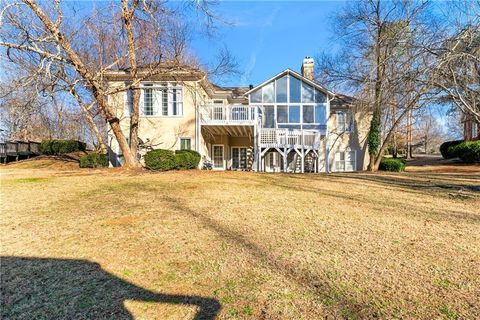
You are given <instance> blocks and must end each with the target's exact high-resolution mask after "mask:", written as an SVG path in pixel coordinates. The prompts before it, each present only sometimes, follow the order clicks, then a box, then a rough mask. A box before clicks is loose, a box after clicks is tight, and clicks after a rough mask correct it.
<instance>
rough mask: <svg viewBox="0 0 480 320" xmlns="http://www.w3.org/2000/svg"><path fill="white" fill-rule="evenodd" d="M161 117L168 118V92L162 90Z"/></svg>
mask: <svg viewBox="0 0 480 320" xmlns="http://www.w3.org/2000/svg"><path fill="white" fill-rule="evenodd" d="M162 116H168V91H167V89H162Z"/></svg>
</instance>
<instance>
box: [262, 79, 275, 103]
mask: <svg viewBox="0 0 480 320" xmlns="http://www.w3.org/2000/svg"><path fill="white" fill-rule="evenodd" d="M262 90H263V94H262V96H263V103H273V102H275V100H274V99H275V87H274V86H273V81H272V82H270V83H269V84H267V85H265V86H263V88H262Z"/></svg>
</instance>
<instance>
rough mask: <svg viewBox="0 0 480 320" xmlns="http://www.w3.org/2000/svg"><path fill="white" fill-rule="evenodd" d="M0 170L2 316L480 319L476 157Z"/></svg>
mask: <svg viewBox="0 0 480 320" xmlns="http://www.w3.org/2000/svg"><path fill="white" fill-rule="evenodd" d="M470 169H471V168H470ZM477 169H478V167H477ZM0 175H1V193H0V195H1V219H0V237H1V238H0V240H1V256H2V257H3V258H2V260H1V276H2V277H1V278H2V279H1V281H2V282H1V291H2V298H1V299H2V305H1V317H0V318H2V319H10V318H15V319H39V318H45V319H53V318H62V319H86V318H93V319H100V318H111V319H132V318H134V319H192V318H194V317H196V318H197V319H211V318H214V317H218V318H219V319H236V318H260V319H319V318H325V317H326V318H329V319H334V318H352V319H355V318H385V319H392V318H403V319H412V318H421V319H437V318H439V319H442V318H446V319H457V318H458V319H475V318H476V319H478V318H480V209H479V208H480V172H479V170H469V171H461V170H456V171H455V172H441V173H435V172H407V173H402V174H367V173H352V174H331V175H283V174H275V175H273V174H256V173H246V172H204V171H190V172H168V173H150V172H125V171H119V170H114V169H108V170H79V169H76V168H75V166H74V165H71V164H69V163H66V164H55V163H54V161H53V160H52V161H51V162H48V160H41V161H30V162H26V163H24V164H22V165H9V166H6V167H3V168H1V169H0Z"/></svg>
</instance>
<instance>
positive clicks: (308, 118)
mask: <svg viewBox="0 0 480 320" xmlns="http://www.w3.org/2000/svg"><path fill="white" fill-rule="evenodd" d="M313 110H314V109H313V106H303V123H313V120H314V115H313Z"/></svg>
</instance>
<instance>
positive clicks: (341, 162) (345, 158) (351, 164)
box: [335, 151, 356, 171]
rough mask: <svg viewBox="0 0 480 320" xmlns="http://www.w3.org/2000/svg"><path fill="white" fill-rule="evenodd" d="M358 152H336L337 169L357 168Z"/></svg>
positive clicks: (352, 169)
mask: <svg viewBox="0 0 480 320" xmlns="http://www.w3.org/2000/svg"><path fill="white" fill-rule="evenodd" d="M355 167H356V152H355V151H342V152H337V153H335V171H354V170H356V168H355Z"/></svg>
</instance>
